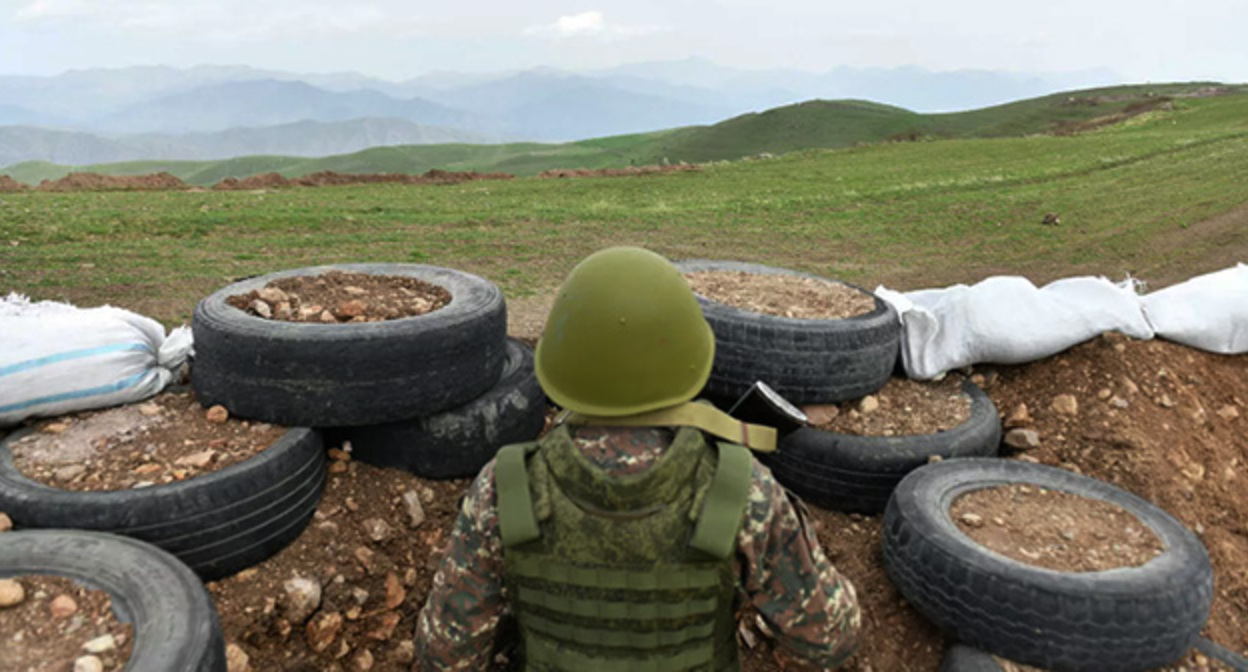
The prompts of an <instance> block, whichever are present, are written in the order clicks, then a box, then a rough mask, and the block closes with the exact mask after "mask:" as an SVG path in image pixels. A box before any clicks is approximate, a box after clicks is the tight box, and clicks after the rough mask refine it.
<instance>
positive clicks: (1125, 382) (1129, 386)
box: [1122, 376, 1140, 394]
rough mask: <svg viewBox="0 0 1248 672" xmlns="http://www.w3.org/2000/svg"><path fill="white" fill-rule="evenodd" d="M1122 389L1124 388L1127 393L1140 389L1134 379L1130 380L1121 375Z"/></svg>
mask: <svg viewBox="0 0 1248 672" xmlns="http://www.w3.org/2000/svg"><path fill="white" fill-rule="evenodd" d="M1122 389H1124V390H1126V391H1127V394H1137V393H1139V391H1140V386H1139V385H1136V384H1135V381H1134V380H1131V379H1130V378H1128V377H1126V376H1123V377H1122Z"/></svg>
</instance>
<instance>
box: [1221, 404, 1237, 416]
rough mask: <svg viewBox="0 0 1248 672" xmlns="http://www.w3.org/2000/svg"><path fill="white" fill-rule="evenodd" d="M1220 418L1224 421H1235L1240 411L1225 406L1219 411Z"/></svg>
mask: <svg viewBox="0 0 1248 672" xmlns="http://www.w3.org/2000/svg"><path fill="white" fill-rule="evenodd" d="M1218 417H1219V418H1222V419H1223V420H1234V419H1235V418H1238V417H1239V409H1237V408H1235V407H1234V406H1229V405H1228V406H1223V407H1222V408H1220V409H1218Z"/></svg>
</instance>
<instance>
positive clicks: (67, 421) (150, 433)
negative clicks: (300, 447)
mask: <svg viewBox="0 0 1248 672" xmlns="http://www.w3.org/2000/svg"><path fill="white" fill-rule="evenodd" d="M285 432H286V429H285V428H283V427H278V426H276V425H270V424H265V423H256V422H249V421H247V420H240V419H237V418H231V417H229V413H228V412H226V410H225V409H224V408H222V407H220V406H217V407H214V408H210V409H207V410H205V409H204V408H203V407H201V406H200V405H199V404H198V403H197V402H196V401H195V398H194V395H193V394H192V393H191V392H189V391H182V392H165V393H162V394H159V395H157V396H155V397H153V398H152V399H150V400H148V401H146V402H144V403H141V404H133V405H128V406H119V407H116V408H111V409H107V410H104V411H95V412H85V413H79V414H75V415H71V416H65V417H61V418H57V419H55V420H51V421H45V422H42V423H40V424H39V425H38V430H37V431H35V432H32V433H30V434H28V435H26V436H24V437H22V438H20V439H18V440H16V441H14V442H12V443H11V444H10V446H11V447H12V451H13V458H14V465H15V466H16V467H17V469H18V470H19V471H20V472H22V474H23V475H25V476H26V477H27V478H29V479H31V480H34V481H37V482H39V483H42V484H44V485H48V486H51V487H54V488H59V489H62V490H70V491H74V492H104V491H113V490H127V489H131V488H142V487H149V486H153V485H163V484H167V483H174V482H177V481H184V480H186V479H189V478H193V477H195V476H199V475H202V474H206V473H211V472H214V471H218V470H221V469H224V468H225V467H228V466H230V465H233V464H237V463H239V462H242V461H244V460H247V459H249V458H251V457H253V456H255V455H257V454H259V453H260V452H261V451H263V450H264V449H265V448H268V447H269V446H271V445H273V443H274V442H276V441H277V440H278V439H279V438H281V436H282V434H284V433H285Z"/></svg>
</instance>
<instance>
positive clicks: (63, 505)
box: [0, 429, 326, 580]
mask: <svg viewBox="0 0 1248 672" xmlns="http://www.w3.org/2000/svg"><path fill="white" fill-rule="evenodd" d="M33 431H34V430H33V429H27V430H22V431H19V432H16V433H14V434H12V435H10V436H8V437H6V438H5V440H4V441H3V442H0V511H4V512H5V513H7V514H8V515H9V516H10V517H11V518H12V520H13V524H14V526H15V527H16V528H18V529H77V530H94V531H99V532H108V533H113V534H118V535H123V536H127V537H133V538H135V539H139V540H142V541H145V542H148V543H151V544H153V545H155V546H158V547H160V548H162V549H164V550H165V551H168V552H169V553H172V554H173V555H175V556H177V557H178V558H179V559H180V560H181V561H182V562H184V563H186V564H187V565H188V566H190V567H191V569H193V570H194V571H195V572H196V573H197V574H199V576H200V577H202V578H203V579H204V580H214V579H218V578H221V577H223V576H229V575H231V574H234V573H235V572H238V571H241V570H243V569H246V568H248V567H250V566H252V565H254V564H256V563H258V562H260V561H261V560H263V559H265V558H267V557H269V556H270V555H273V554H274V553H276V552H277V551H279V550H281V549H282V548H284V547H285V546H286V545H287V544H289V543H290V541H291V540H293V539H294V538H295V537H297V536H299V534H300V533H301V532H302V531H303V529H304V527H306V526H307V524H308V521H309V520H310V519H311V517H312V514H313V512H314V511H315V510H316V505H317V503H318V502H319V501H320V498H321V492H322V489H323V488H324V485H325V470H326V456H325V450H324V448H323V445H322V442H321V436H320V434H319V433H318V432H316V431H314V430H311V429H291V430H286V431H285V432H284V433H282V434H281V435H280V438H279V439H277V441H276V442H274V443H273V444H272V445H270V446H268V447H267V448H265V449H264V450H263V451H261V452H260V453H259V454H257V455H255V456H254V457H251V458H250V459H247V460H245V461H242V462H239V463H237V464H231V465H229V466H227V467H225V468H223V469H220V470H218V471H213V472H210V473H204V474H202V475H197V476H194V477H192V478H186V479H185V480H180V481H175V482H170V483H146V484H139V487H134V486H130V487H128V488H127V489H121V490H104V491H75V490H70V489H65V488H62V487H57V486H55V485H48V484H45V483H42V482H39V481H36V480H34V479H33V478H31V477H29V476H28V475H27V474H25V473H24V472H23V471H22V470H21V469H19V468H18V466H17V464H16V462H15V459H14V448H15V446H16V444H17V443H18V442H21V441H23V440H24V439H25V438H26V437H28V436H30V435H31V434H32V432H33ZM79 478H80V477H79Z"/></svg>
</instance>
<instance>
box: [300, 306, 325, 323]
mask: <svg viewBox="0 0 1248 672" xmlns="http://www.w3.org/2000/svg"><path fill="white" fill-rule="evenodd" d="M320 312H321V307H320V306H299V312H298V313H296V315H298V316H299V319H301V320H306V319H308V318H309V317H312V316H313V315H317V314H319V313H320Z"/></svg>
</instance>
